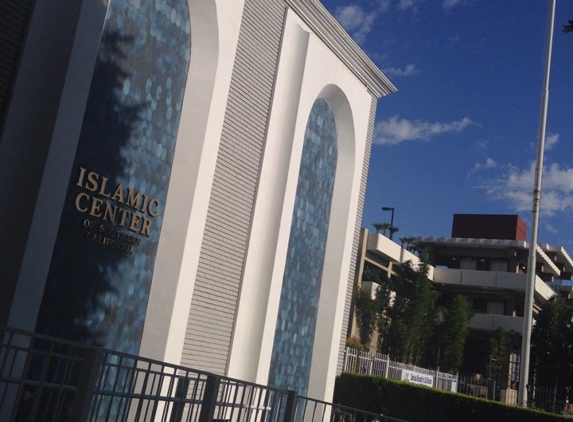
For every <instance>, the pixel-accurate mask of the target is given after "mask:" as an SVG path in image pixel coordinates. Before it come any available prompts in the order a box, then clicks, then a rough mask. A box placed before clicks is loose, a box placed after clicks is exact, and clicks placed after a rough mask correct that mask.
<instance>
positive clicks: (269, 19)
mask: <svg viewBox="0 0 573 422" xmlns="http://www.w3.org/2000/svg"><path fill="white" fill-rule="evenodd" d="M284 13H285V5H284V2H283V0H247V1H245V9H244V14H243V22H242V24H241V31H240V34H239V41H238V46H237V56H236V60H235V65H234V69H233V76H232V79H231V87H230V93H229V100H228V104H227V109H226V115H225V121H224V124H223V131H222V137H221V145H220V149H219V154H218V158H217V165H216V168H215V177H214V182H213V190H212V193H211V199H210V203H209V211H208V215H207V221H206V230H205V234H204V238H203V244H202V247H201V253H200V257H199V267H198V272H197V279H196V283H195V288H194V293H193V300H192V303H191V311H190V314H189V321H188V325H187V332H186V340H185V345H184V349H183V357H182V364H183V365H187V366H191V367H193V368H199V369H203V370H207V371H211V372H215V373H217V374H225V373H226V372H227V360H228V352H229V348H230V342H231V335H232V331H233V325H234V321H235V314H236V307H237V300H238V295H239V290H240V286H241V279H242V274H243V267H244V260H245V256H246V252H247V246H248V245H247V239H248V236H249V228H250V222H251V216H252V212H253V205H254V204H253V203H254V197H255V192H256V188H257V182H258V177H259V169H260V162H261V155H262V152H263V148H264V142H265V135H266V129H267V120H268V115H269V110H270V106H271V98H272V93H273V86H274V81H275V73H276V69H277V58H278V54H279V47H280V41H281V33H282V26H283V18H284Z"/></svg>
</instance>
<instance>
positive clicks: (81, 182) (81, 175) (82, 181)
mask: <svg viewBox="0 0 573 422" xmlns="http://www.w3.org/2000/svg"><path fill="white" fill-rule="evenodd" d="M86 171H87V170H86V169H85V168H83V167H80V176H79V177H78V183H76V186H79V187H80V188H81V187H82V185H83V183H84V174H86Z"/></svg>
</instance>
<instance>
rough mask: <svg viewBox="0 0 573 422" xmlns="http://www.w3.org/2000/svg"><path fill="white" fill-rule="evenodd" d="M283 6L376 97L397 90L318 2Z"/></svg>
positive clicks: (290, 1)
mask: <svg viewBox="0 0 573 422" xmlns="http://www.w3.org/2000/svg"><path fill="white" fill-rule="evenodd" d="M285 1H286V4H287V5H288V6H289V8H291V10H293V12H294V13H296V14H297V15H298V16H299V17H300V18H301V19H302V20H303V22H304V23H305V24H306V25H308V27H309V28H310V29H311V30H312V31H313V32H314V33H315V34H316V35H317V36H318V37H319V38H320V39H321V40H322V41H323V42H324V43H325V44H326V45H327V46H328V47H329V48H330V49H331V50H332V51H333V52H334V54H335V55H336V56H337V57H338V58H339V59H340V60H341V61H342V62H343V63H344V64H345V65H346V66H347V67H348V69H350V71H352V73H353V74H354V75H355V76H356V77H357V78H358V79H360V81H361V82H362V83H363V84H364V85H365V86H366V87H367V89H368V91H369V92H370V93H372V94H373V95H375V96H376V97H377V98H381V97H384V96H386V95H388V94H392V93H394V92H396V91H397V88H396V87H395V86H394V85H393V84H392V82H390V80H389V79H388V78H387V77H386V75H384V73H382V71H381V70H380V69H379V68H378V67H377V66H376V65H375V64H374V63H373V62H372V60H370V58H369V57H368V56H367V55H366V53H364V52H363V51H362V49H361V48H360V47H359V46H358V44H356V42H355V41H354V40H353V39H352V38H351V37H350V35H348V33H347V32H346V31H345V30H344V29H343V28H342V26H341V25H340V24H339V23H338V22H337V21H336V19H334V17H333V16H332V15H331V14H330V13H329V12H328V11H327V10H326V8H325V7H324V6H323V5H322V4H321V3H320V2H319V1H318V0H311V1H308V0H285Z"/></svg>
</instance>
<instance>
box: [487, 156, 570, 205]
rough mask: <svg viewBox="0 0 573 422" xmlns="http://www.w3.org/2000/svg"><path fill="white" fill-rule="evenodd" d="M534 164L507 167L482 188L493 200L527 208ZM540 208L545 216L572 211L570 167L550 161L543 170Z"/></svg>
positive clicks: (531, 196)
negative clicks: (522, 167) (525, 166)
mask: <svg viewBox="0 0 573 422" xmlns="http://www.w3.org/2000/svg"><path fill="white" fill-rule="evenodd" d="M535 167H536V164H535V163H531V165H530V166H529V168H527V169H519V168H517V167H515V166H511V165H510V166H508V167H507V169H506V171H505V172H504V174H503V175H501V176H500V177H498V178H497V179H495V180H491V181H488V182H486V183H485V184H484V185H483V186H482V187H484V188H485V189H486V192H487V193H488V195H489V196H490V197H492V198H494V199H501V200H507V201H509V202H510V203H511V204H512V206H513V207H514V208H515V209H516V211H528V210H531V207H532V204H533V182H534V176H535ZM541 209H542V211H543V212H545V213H546V214H547V215H553V214H555V213H556V212H560V211H566V210H568V211H571V210H573V168H561V167H560V166H559V165H558V164H551V165H549V166H548V167H545V168H544V170H543V179H542V193H541Z"/></svg>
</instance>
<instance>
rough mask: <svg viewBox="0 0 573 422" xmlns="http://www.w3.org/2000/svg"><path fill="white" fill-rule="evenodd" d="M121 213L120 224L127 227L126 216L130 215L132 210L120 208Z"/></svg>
mask: <svg viewBox="0 0 573 422" xmlns="http://www.w3.org/2000/svg"><path fill="white" fill-rule="evenodd" d="M119 213H120V214H121V219H120V220H119V225H120V226H121V227H125V217H127V216H128V215H130V214H131V212H130V211H128V210H126V209H125V208H119Z"/></svg>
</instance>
